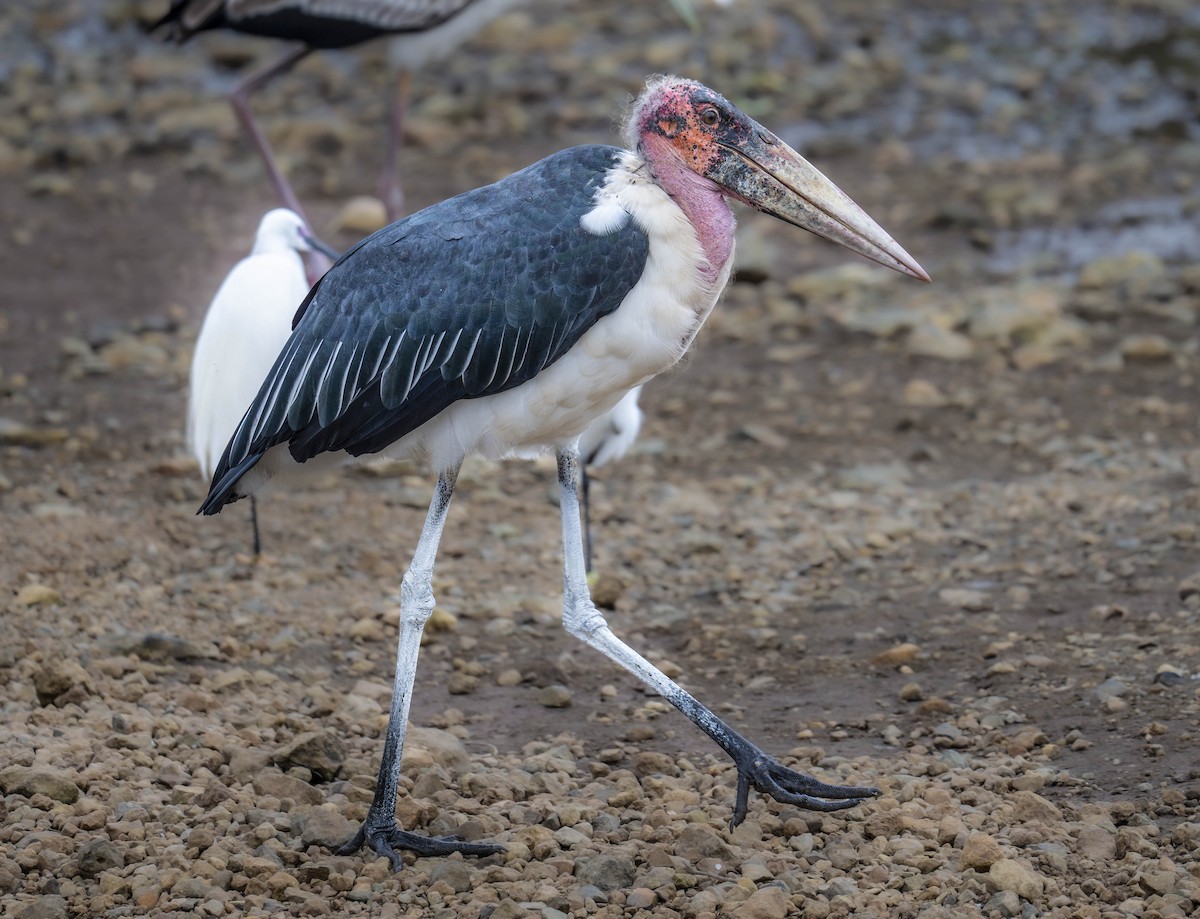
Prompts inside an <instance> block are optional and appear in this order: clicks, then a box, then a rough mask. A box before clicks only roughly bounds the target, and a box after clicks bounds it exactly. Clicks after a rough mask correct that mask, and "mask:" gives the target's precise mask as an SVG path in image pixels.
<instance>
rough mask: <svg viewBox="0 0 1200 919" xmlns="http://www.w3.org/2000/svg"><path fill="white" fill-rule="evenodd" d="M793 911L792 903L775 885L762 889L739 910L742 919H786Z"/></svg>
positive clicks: (747, 899) (751, 895) (751, 896)
mask: <svg viewBox="0 0 1200 919" xmlns="http://www.w3.org/2000/svg"><path fill="white" fill-rule="evenodd" d="M791 911H792V901H791V899H790V898H789V897H788V895H787V894H786V893H784V892H783V891H782V890H781V889H780V888H778V887H775V886H774V885H772V886H769V887H760V888H759V889H758V890H756V891H754V893H752V894H750V896H749V897H747V898H746V900H745V902H743V903H742V905H741V906H739V907H738V909H737V914H738V916H740V917H742V919H785V917H787V916H788V915H790V914H791Z"/></svg>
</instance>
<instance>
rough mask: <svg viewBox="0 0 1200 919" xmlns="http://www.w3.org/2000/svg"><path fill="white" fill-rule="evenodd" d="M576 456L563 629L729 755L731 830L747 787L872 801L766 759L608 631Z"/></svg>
mask: <svg viewBox="0 0 1200 919" xmlns="http://www.w3.org/2000/svg"><path fill="white" fill-rule="evenodd" d="M578 465H579V455H578V453H577V452H576V451H575V450H574V449H573V448H572V449H564V450H560V451H559V453H558V484H559V487H560V488H561V490H562V501H561V502H560V506H561V508H562V526H563V593H564V609H563V626H564V627H565V628H566V629H567V631H568V632H570V633H571V634H572V635H574V636H575V637H576V638H580V639H582V640H583V641H584V642H586V643H587V644H589V645H591V646H592V647H593V648H595V649H596V650H597V651H599V652H601V653H602V654H603V655H604V656H605V657H607V658H608V659H609V660H611V661H613V662H614V663H617V664H620V665H621V666H622V667H624V668H625V669H626V670H628V671H629V672H630V673H632V674H633V675H634V676H636V677H637V678H638V679H639V680H641V681H642V682H643V683H645V684H646V685H647V686H649V687H650V688H651V689H653V690H655V691H656V692H657V693H658V694H659V695H661V696H662V697H663V698H664V699H666V700H667V701H668V702H670V703H671V704H672V705H674V706H675V707H676V708H677V709H679V710H680V711H681V712H683V714H684V715H686V716H687V717H688V719H689V720H690V721H691V722H692V723H693V724H695V725H696V727H698V728H700V730H702V731H703V732H704V733H705V734H707V735H708V736H709V737H711V738H712V739H713V740H714V741H716V743H717V745H718V746H719V747H720V748H721V749H722V750H724V751H725V752H726V753H728V754H729V756H730V757H732V759H733V761H734V763H735V764H736V765H737V772H738V783H737V797H736V799H735V801H734V805H733V818H732V820H730V826H731V827H734V826H737V825H738V824H739V823H741V822H742V821H743V820H744V819H745V818H746V809H747V804H748V801H749V797H750V789H751V788H755V789H757V790H758V791H760V792H762V793H763V794H766V795H770V796H771V797H772V798H774V799H775V800H777V801H781V802H783V803H784V804H792V805H795V806H797V807H803V808H807V809H808V810H816V811H835V810H841V809H843V808H846V807H853V806H854V805H856V804H859V803H861V802H862V801H863V800H865V799H866V798H872V797H876V796H877V795H878V794H879V789H877V788H871V787H868V786H858V785H827V784H826V783H824V782H821V781H819V780H817V779H815V778H813V777H812V776H810V775H805V774H804V773H802V772H796V771H795V770H793V769H789V768H787V767H786V766H784V765H783V764H782V763H780V762H778V761H777V760H776V759H774V758H773V757H771V756H768V755H767V754H766V753H764V752H763V751H762V750H760V749H759V748H758V747H756V746H755V745H754V744H752V743H751V742H750V741H748V740H747V739H746V738H745V737H743V736H742V735H741V734H739V733H737V732H736V731H735V730H733V728H731V727H729V725H727V724H726V723H725V722H724V721H722V720H721V719H720V718H718V717H717V716H716V714H715V713H713V712H712V711H711V710H710V709H708V708H706V707H705V706H703V705H702V704H700V702H699V701H698V700H697V699H696V698H695V697H694V696H692V695H691V694H690V693H688V692H687V691H686V690H684V689H683V687H681V686H680V685H679V684H678V683H675V682H674V681H673V680H671V679H670V678H668V677H667V676H666V674H664V673H663V672H662V671H661V670H659V669H658V668H657V667H655V666H654V665H653V664H652V663H650V661H648V660H646V659H645V658H644V657H642V656H641V655H640V654H638V653H637V652H636V651H634V650H633V649H632V648H630V647H629V645H627V644H625V643H624V642H623V641H621V640H620V639H619V638H617V636H616V635H614V634H613V633H612V631H610V630H609V628H608V623H607V622H605V621H604V616H603V615H601V613H600V611H599V610H597V609H596V606H595V604H594V603H592V598H591V593H590V591H589V589H588V583H587V573H586V571H585V568H584V550H583V536H582V533H581V532H580V525H579V494H578V491H577V486H576V473H577V467H578Z"/></svg>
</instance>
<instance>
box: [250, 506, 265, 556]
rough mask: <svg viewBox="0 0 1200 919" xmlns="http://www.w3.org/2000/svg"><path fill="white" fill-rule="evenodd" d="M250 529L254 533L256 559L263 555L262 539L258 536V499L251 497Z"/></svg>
mask: <svg viewBox="0 0 1200 919" xmlns="http://www.w3.org/2000/svg"><path fill="white" fill-rule="evenodd" d="M250 529H251V530H252V531H253V532H254V557H255V558H258V557H259V556H260V555H262V538H261V537H260V536H259V535H258V498H256V497H255V496H254V495H251V496H250Z"/></svg>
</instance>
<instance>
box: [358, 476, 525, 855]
mask: <svg viewBox="0 0 1200 919" xmlns="http://www.w3.org/2000/svg"><path fill="white" fill-rule="evenodd" d="M457 478H458V468H457V467H456V468H454V469H451V470H450V471H448V472H443V473H442V474H441V475H439V476H438V481H437V487H436V488H435V489H434V493H433V501H432V502H431V503H430V505H429V515H428V516H427V517H426V518H425V527H424V528H423V529H422V530H421V538H420V539H419V540H417V549H416V552H414V553H413V560H412V564H410V565H409V566H408V571H406V572H405V573H404V580H403V581H402V582H401V584H400V639H399V642H398V644H397V647H396V675H395V678H394V680H393V682H392V710H391V713H390V714H389V715H388V724H387V737H386V739H385V740H384V744H383V760H382V762H381V763H380V764H379V779H378V781H377V782H376V784H375V797H374V799H373V800H372V801H371V807H370V808H369V809H368V811H367V819H366V820H365V821H364V822H363V825H362V827H361V828H360V829H359V831H358V832H357V833H355V834H354V837H353V838H352V839H350V841H349V842H347V843H346V844H345V845H343V846H342V847H341V848H339V849H338V850H337V854H338V855H349V854H351V853H352V852H355V851H357V850H358V849H359V848H360V847H361V846H362V845H363V844H364V843H366V845H368V846H370V847H371V849H373V850H374V851H375V852H376V853H377V854H379V855H382V856H384V857H385V858H387V860H388V861H389V862H391V864H392V870H393V871H398V870H400V867H401V865H402V864H403V859H402V858H401V856H400V853H399V852H397V851H396V850H397V849H408V850H409V851H412V852H416V853H417V854H418V855H449V854H450V853H451V852H461V853H462V854H463V855H494V854H496V853H497V852H503V851H504V847H503V846H499V845H496V844H495V843H481V842H466V841H464V840H463V839H461V838H459V837H457V836H422V835H420V834H418V833H409V832H407V831H405V830H402V829H400V826H399V824H397V823H396V789H397V788H398V787H399V784H400V760H401V758H402V757H403V754H404V734H405V732H406V730H407V729H408V709H409V703H410V702H411V701H412V689H413V678H414V677H415V676H416V672H417V653H418V652H419V651H420V650H421V631H422V630H423V629H424V628H425V623H426V622H427V621H428V620H429V616H430V614H431V613H432V612H433V607H434V600H433V561H434V558H435V556H436V555H437V548H438V542H439V540H440V539H441V538H442V527H443V526H444V525H445V523H446V512H447V511H448V510H449V509H450V498H451V497H452V496H453V494H454V483H455V481H456V480H457Z"/></svg>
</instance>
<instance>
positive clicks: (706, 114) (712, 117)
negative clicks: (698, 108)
mask: <svg viewBox="0 0 1200 919" xmlns="http://www.w3.org/2000/svg"><path fill="white" fill-rule="evenodd" d="M700 120H701V121H702V122H703V123H704V124H706V125H707V126H708V127H710V128H711V127H712V126H713V125H715V124H716V123H717V122H718V121H720V120H721V113H720V112H718V111H717V110H716V109H715V108H706V109H704V111H702V112H701V113H700Z"/></svg>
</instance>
